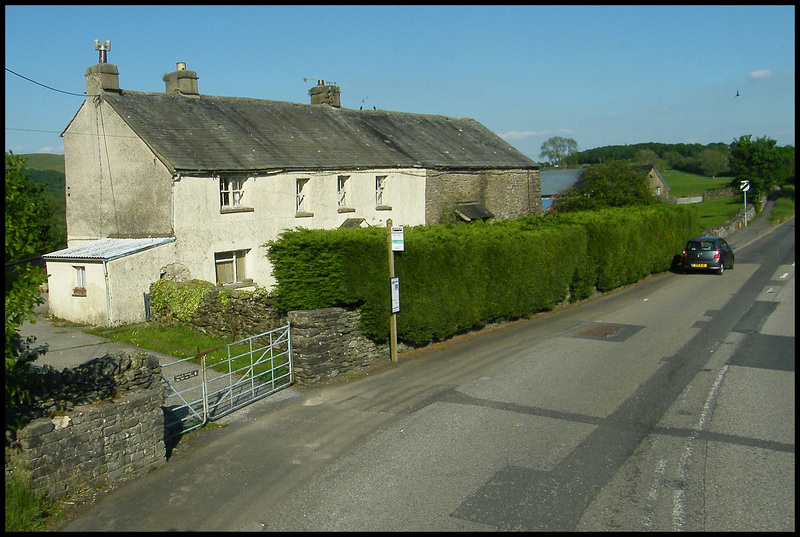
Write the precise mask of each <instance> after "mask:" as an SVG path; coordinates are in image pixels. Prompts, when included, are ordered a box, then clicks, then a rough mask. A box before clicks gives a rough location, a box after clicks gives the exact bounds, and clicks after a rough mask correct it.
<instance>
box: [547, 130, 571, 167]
mask: <svg viewBox="0 0 800 537" xmlns="http://www.w3.org/2000/svg"><path fill="white" fill-rule="evenodd" d="M577 152H578V142H576V141H575V140H573V139H572V138H564V137H562V136H553V137H552V138H549V139H547V140H546V141H545V142H544V143H543V144H542V148H541V149H540V153H539V156H540V157H543V158H546V159H547V160H548V161H549V162H550V164H552V165H554V166H561V167H562V168H563V167H564V166H566V164H567V159H569V157H571V156H572V155H574V154H575V153H577Z"/></svg>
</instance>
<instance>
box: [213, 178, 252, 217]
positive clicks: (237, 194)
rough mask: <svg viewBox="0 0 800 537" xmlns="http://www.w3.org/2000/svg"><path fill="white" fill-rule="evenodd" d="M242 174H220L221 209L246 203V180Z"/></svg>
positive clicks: (233, 207) (232, 207)
mask: <svg viewBox="0 0 800 537" xmlns="http://www.w3.org/2000/svg"><path fill="white" fill-rule="evenodd" d="M245 179H246V177H243V176H240V175H220V176H219V206H220V208H221V209H235V208H238V207H242V206H243V204H244V182H245Z"/></svg>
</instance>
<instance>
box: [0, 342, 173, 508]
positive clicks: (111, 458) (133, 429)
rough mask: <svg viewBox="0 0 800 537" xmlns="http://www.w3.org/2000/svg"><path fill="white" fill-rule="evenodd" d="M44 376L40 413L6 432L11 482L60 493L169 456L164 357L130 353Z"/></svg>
mask: <svg viewBox="0 0 800 537" xmlns="http://www.w3.org/2000/svg"><path fill="white" fill-rule="evenodd" d="M43 377H44V382H43V383H42V385H43V387H42V388H41V389H40V390H38V391H37V392H35V393H34V394H33V404H32V405H31V406H30V407H29V408H28V414H29V415H32V416H34V417H35V419H33V421H31V422H30V423H28V424H27V425H26V426H25V427H22V428H21V429H18V430H16V431H9V430H7V431H6V442H5V469H6V479H7V480H8V479H9V478H12V477H16V478H18V479H22V480H26V481H28V482H29V483H30V485H31V488H32V489H33V490H35V491H37V492H41V493H45V494H47V495H48V496H50V497H53V498H57V497H61V496H64V495H67V494H71V493H73V492H77V491H79V490H81V489H83V488H89V487H93V486H101V485H104V484H106V483H109V482H114V481H118V480H121V479H125V478H129V477H134V476H137V475H141V474H143V473H145V472H147V471H148V470H150V469H151V468H155V467H157V466H160V465H162V464H163V463H164V462H165V461H166V449H165V445H164V411H163V410H162V408H161V405H162V404H163V402H164V392H163V388H162V386H161V366H160V365H159V363H158V359H157V358H155V357H154V356H151V355H148V354H146V353H136V354H128V353H124V352H123V353H120V354H119V355H117V356H112V355H106V356H104V357H102V358H96V359H94V360H91V361H90V362H87V363H85V364H82V365H80V366H78V367H76V368H74V369H69V368H66V369H64V370H63V371H55V370H52V369H51V370H48V371H45V372H44V373H43ZM15 474H16V475H15Z"/></svg>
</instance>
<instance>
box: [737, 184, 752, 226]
mask: <svg viewBox="0 0 800 537" xmlns="http://www.w3.org/2000/svg"><path fill="white" fill-rule="evenodd" d="M739 188H740V189H742V192H744V227H747V191H748V190H750V181H748V180H746V179H743V180H742V181H741V182H740V183H739Z"/></svg>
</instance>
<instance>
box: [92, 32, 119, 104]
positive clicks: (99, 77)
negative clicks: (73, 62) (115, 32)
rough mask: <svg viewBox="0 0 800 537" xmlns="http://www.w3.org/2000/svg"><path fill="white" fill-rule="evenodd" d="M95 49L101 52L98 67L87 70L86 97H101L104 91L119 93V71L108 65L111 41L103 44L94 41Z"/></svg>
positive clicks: (114, 66)
mask: <svg viewBox="0 0 800 537" xmlns="http://www.w3.org/2000/svg"><path fill="white" fill-rule="evenodd" d="M94 49H95V50H97V51H99V52H100V58H99V60H98V63H97V64H96V65H93V66H91V67H89V68H88V69H87V70H86V75H85V76H86V95H87V96H88V95H100V94H101V93H103V92H104V91H117V92H118V91H119V71H117V66H116V65H114V64H111V63H106V61H107V53H108V51H109V50H111V41H106V42H105V43H101V42H100V40H98V39H95V40H94Z"/></svg>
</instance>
